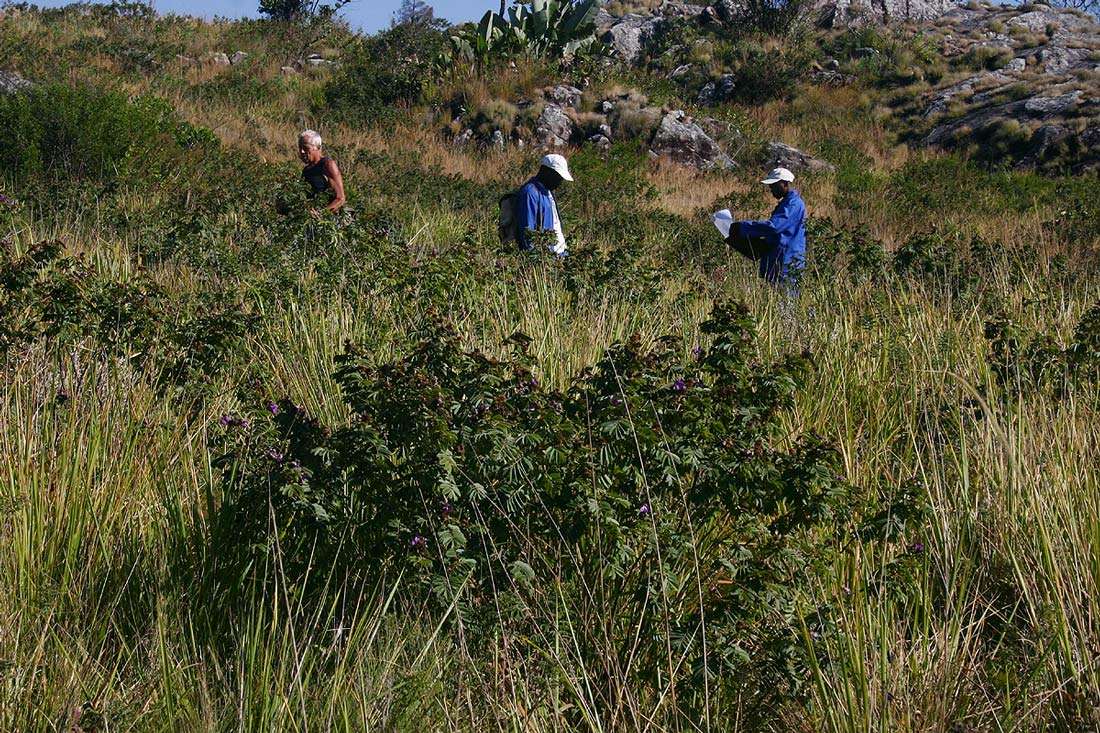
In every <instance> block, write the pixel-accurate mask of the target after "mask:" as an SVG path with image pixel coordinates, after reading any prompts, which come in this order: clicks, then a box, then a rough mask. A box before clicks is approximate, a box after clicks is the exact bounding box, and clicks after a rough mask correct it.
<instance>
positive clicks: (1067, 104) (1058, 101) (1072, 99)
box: [1024, 89, 1081, 117]
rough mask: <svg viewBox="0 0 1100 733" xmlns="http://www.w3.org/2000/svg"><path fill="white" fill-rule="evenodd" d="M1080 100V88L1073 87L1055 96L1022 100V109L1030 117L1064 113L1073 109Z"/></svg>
mask: <svg viewBox="0 0 1100 733" xmlns="http://www.w3.org/2000/svg"><path fill="white" fill-rule="evenodd" d="M1080 101H1081V90H1080V89H1074V90H1073V91H1072V92H1066V93H1065V94H1059V95H1057V96H1055V97H1032V98H1031V99H1028V100H1026V101H1025V102H1024V111H1025V112H1027V113H1028V114H1029V115H1031V116H1032V117H1052V116H1054V115H1064V114H1068V113H1070V112H1072V111H1073V110H1075V109H1076V108H1077V103H1078V102H1080Z"/></svg>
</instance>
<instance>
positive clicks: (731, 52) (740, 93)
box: [716, 40, 811, 104]
mask: <svg viewBox="0 0 1100 733" xmlns="http://www.w3.org/2000/svg"><path fill="white" fill-rule="evenodd" d="M716 57H717V58H718V59H719V61H720V62H721V64H722V65H723V67H724V68H726V69H727V70H728V73H729V74H732V75H733V88H734V96H733V99H736V100H739V101H742V102H745V103H747V104H759V103H762V102H767V101H769V100H772V99H785V98H787V97H790V96H791V94H792V93H793V92H794V89H795V85H796V84H797V83H798V81H799V80H800V79H801V78H802V77H803V76H804V75H805V73H806V70H807V69H808V68H809V67H810V59H811V52H810V49H809V48H807V47H806V46H803V45H802V44H800V43H786V44H784V45H782V46H781V47H779V48H778V49H769V48H767V47H765V45H764V44H762V43H760V42H758V41H756V40H744V41H740V42H738V43H735V44H730V45H724V46H719V47H718V49H717V51H716Z"/></svg>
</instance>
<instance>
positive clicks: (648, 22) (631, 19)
mask: <svg viewBox="0 0 1100 733" xmlns="http://www.w3.org/2000/svg"><path fill="white" fill-rule="evenodd" d="M608 17H613V16H608ZM662 23H664V18H663V17H661V16H652V15H637V14H635V13H628V14H627V15H624V16H622V17H620V18H615V19H613V20H612V21H611V23H610V24H609V25H608V26H607V27H606V28H605V29H604V32H603V35H602V36H601V38H602V40H603V42H604V43H606V44H607V45H608V46H609V47H610V48H611V50H612V52H614V54H615V55H616V56H618V57H619V58H620V59H622V60H623V61H625V62H626V63H628V64H633V63H637V61H638V60H639V59H640V58H641V57H642V51H644V50H645V45H646V43H647V42H648V41H649V39H650V38H652V37H653V34H654V33H656V31H657V29H658V28H660V27H661V24H662Z"/></svg>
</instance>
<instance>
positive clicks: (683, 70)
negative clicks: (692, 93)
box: [668, 64, 692, 79]
mask: <svg viewBox="0 0 1100 733" xmlns="http://www.w3.org/2000/svg"><path fill="white" fill-rule="evenodd" d="M691 69H692V65H691V64H681V65H680V66H677V67H676V68H675V69H673V70H672V73H671V74H669V75H668V78H669V79H681V78H683V77H685V76H687V75H688V74H690V73H691Z"/></svg>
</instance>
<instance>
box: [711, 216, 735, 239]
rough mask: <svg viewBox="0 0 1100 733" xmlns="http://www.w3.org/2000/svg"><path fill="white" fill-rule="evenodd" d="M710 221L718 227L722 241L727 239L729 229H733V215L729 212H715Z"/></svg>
mask: <svg viewBox="0 0 1100 733" xmlns="http://www.w3.org/2000/svg"><path fill="white" fill-rule="evenodd" d="M711 221H713V222H714V226H716V227H718V231H719V233H721V235H722V239H727V238H728V237H729V235H730V229H731V228H732V227H733V214H731V213H730V210H729V209H722V210H721V211H716V212H715V213H714V216H713V217H711Z"/></svg>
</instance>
